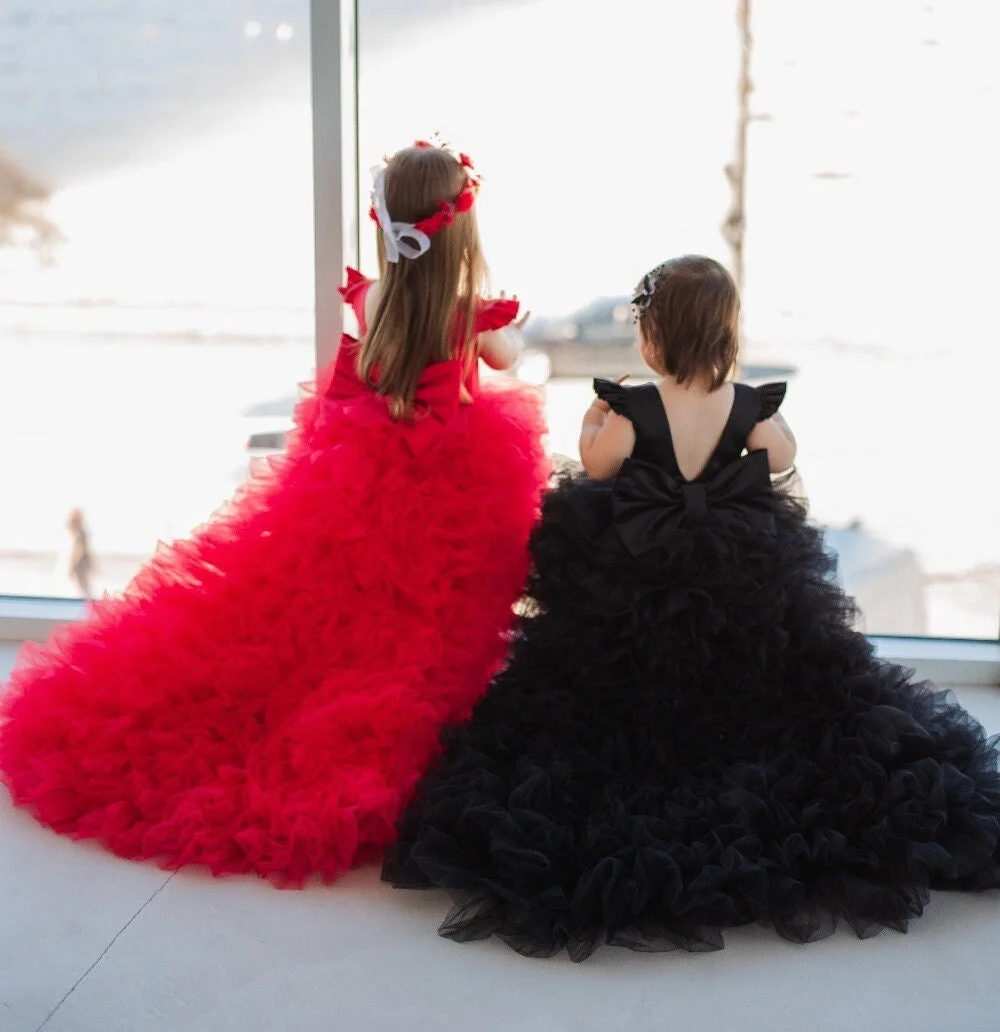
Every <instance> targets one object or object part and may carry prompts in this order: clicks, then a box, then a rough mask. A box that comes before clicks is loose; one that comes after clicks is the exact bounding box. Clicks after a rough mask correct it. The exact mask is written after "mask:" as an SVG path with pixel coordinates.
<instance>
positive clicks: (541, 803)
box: [383, 478, 1000, 960]
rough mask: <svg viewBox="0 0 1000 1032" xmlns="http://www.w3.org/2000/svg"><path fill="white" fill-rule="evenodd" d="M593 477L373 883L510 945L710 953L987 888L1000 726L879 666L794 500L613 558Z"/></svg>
mask: <svg viewBox="0 0 1000 1032" xmlns="http://www.w3.org/2000/svg"><path fill="white" fill-rule="evenodd" d="M610 492H611V488H610V486H609V485H603V484H594V483H590V482H588V481H586V480H585V479H582V478H567V479H565V480H564V481H563V482H562V483H561V485H560V486H559V487H558V488H557V489H556V490H555V491H553V492H552V493H551V494H550V495H549V496H548V499H547V501H546V503H545V509H544V514H543V519H542V522H541V524H540V526H539V528H538V530H537V531H536V533H535V536H534V539H533V543H532V551H533V557H534V573H533V576H532V581H531V584H530V591H529V611H528V612H527V614H526V615H525V616H524V618H523V619H522V621H521V623H520V626H519V630H518V632H517V637H516V640H515V641H514V644H513V648H512V653H511V658H510V662H509V664H508V666H507V667H506V669H505V670H504V671H503V672H502V673H501V674H500V675H499V676H498V677H497V678H496V680H495V681H494V683H493V685H492V687H491V688H490V690H489V691H488V693H487V695H486V696H485V697H484V698H483V700H482V701H481V702H480V703H479V704H478V706H477V708H476V710H475V712H474V714H473V716H472V718H471V720H470V721H469V722H468V723H467V724H465V725H464V726H460V727H453V728H449V729H446V731H445V734H444V751H443V754H442V756H441V758H440V760H439V761H438V762H437V764H436V765H435V766H434V767H433V768H432V769H431V770H430V772H429V773H428V774H427V775H426V776H425V777H424V778H423V780H422V782H421V784H420V786H419V789H418V792H417V796H416V798H415V800H414V801H413V803H412V805H411V806H410V807H409V809H408V810H407V812H406V813H405V814H404V817H403V818H402V821H401V823H400V828H399V832H400V835H399V841H398V844H397V845H396V846H395V847H393V849H392V850H391V852H390V853H389V855H388V856H387V859H386V861H385V867H384V870H383V878H384V879H385V880H387V881H390V882H391V883H392V884H394V885H396V886H398V887H404V888H419V887H432V886H438V887H441V888H445V889H447V890H449V891H450V892H451V893H452V895H453V896H454V898H455V900H456V906H455V908H454V909H453V911H452V912H451V914H450V915H449V916H448V918H447V919H446V921H445V923H444V925H443V926H442V928H441V933H442V934H443V935H446V936H450V937H452V938H455V939H458V940H462V941H465V940H472V939H481V938H485V937H487V936H489V935H492V934H496V935H498V936H500V937H501V938H502V939H503V940H504V941H505V942H507V943H508V944H509V945H510V946H512V947H513V948H514V949H516V950H517V951H518V952H520V953H523V954H525V955H528V956H550V955H552V954H554V953H557V952H559V951H560V950H561V949H563V948H564V947H565V948H567V949H568V950H569V952H570V954H571V956H572V957H573V959H575V960H582V959H584V958H586V957H587V956H589V954H590V953H591V952H592V951H593V950H594V949H595V948H596V947H597V946H599V945H601V944H602V943H612V944H616V945H622V946H628V947H630V948H632V949H636V950H644V951H646V950H649V951H652V950H666V949H671V948H675V947H681V948H684V949H688V950H710V949H718V948H721V946H722V945H723V940H722V933H723V930H724V929H725V928H728V927H733V926H736V925H742V924H746V923H749V922H763V923H769V924H771V925H773V927H774V928H775V929H776V930H777V931H778V932H779V933H780V934H781V935H783V936H785V937H786V938H788V939H791V940H794V941H796V942H807V941H811V940H814V939H818V938H821V937H822V936H824V935H827V934H829V933H830V932H831V931H832V930H833V929H834V928H835V927H836V924H837V922H838V919H841V918H842V919H844V920H846V921H847V922H849V923H850V925H851V926H852V927H853V928H854V930H855V931H856V932H857V934H858V935H859V936H868V935H871V934H874V933H875V932H877V931H879V930H880V929H881V928H883V927H886V926H887V927H891V928H895V929H898V930H900V931H903V930H905V929H906V927H907V922H908V921H909V920H910V918H912V917H915V916H917V915H919V914H920V913H921V911H922V909H923V906H924V904H925V903H926V901H927V898H928V890H929V889H930V888H931V887H940V888H953V889H970V890H977V889H987V888H993V887H996V886H998V885H1000V774H998V771H997V766H998V756H997V749H996V742H995V741H993V740H987V738H986V736H985V734H984V732H983V729H982V728H981V727H980V725H979V724H978V723H977V722H976V721H975V720H973V719H972V718H971V717H970V716H969V715H968V714H967V713H966V712H965V711H964V710H962V709H961V708H960V707H959V706H958V705H957V704H956V703H955V701H954V699H953V698H952V697H951V696H950V695H949V694H948V693H945V692H937V691H934V690H933V688H932V686H930V685H928V684H914V683H912V682H911V681H910V680H909V672H908V671H906V670H903V669H901V668H899V667H896V666H893V665H891V664H888V663H885V662H882V661H880V660H878V659H877V658H875V656H874V654H873V650H872V647H871V645H870V643H869V642H868V640H867V639H866V638H865V637H864V636H863V635H862V634H859V633H858V632H857V631H855V630H854V629H853V628H852V620H853V616H854V609H853V606H852V604H851V602H850V601H849V600H848V599H847V598H846V597H845V596H844V594H843V593H842V591H841V590H840V589H839V588H838V587H837V585H836V583H835V582H834V579H833V577H832V573H833V565H834V560H833V559H832V558H831V557H830V556H829V555H827V554H826V553H825V552H824V550H823V545H822V538H821V535H820V533H819V531H818V530H817V529H815V528H814V527H812V526H811V525H809V524H808V523H807V521H806V519H805V515H804V512H803V511H802V509H801V508H799V506H798V505H797V504H796V503H795V502H793V501H791V500H790V499H787V498H785V497H783V496H779V498H778V500H777V502H776V507H777V511H776V518H777V535H776V536H770V535H767V534H761V533H759V532H756V531H753V530H751V529H746V530H743V531H740V530H734V529H733V528H731V527H727V528H721V527H718V526H713V525H712V523H711V522H710V521H709V522H706V523H703V524H699V525H697V526H695V527H691V528H685V529H681V530H679V531H675V532H674V533H671V534H669V535H666V536H664V538H663V540H662V541H661V542H660V543H659V544H658V545H657V546H656V547H655V549H654V550H653V551H651V552H649V553H647V554H646V555H645V556H643V557H642V558H641V559H634V558H632V557H631V556H630V555H629V553H628V552H627V551H626V550H625V549H624V547H623V546H622V545H621V543H620V541H619V539H618V537H617V534H616V533H615V531H614V530H613V529H612V527H611V500H610V499H611V495H610Z"/></svg>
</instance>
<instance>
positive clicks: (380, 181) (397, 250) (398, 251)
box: [372, 165, 431, 263]
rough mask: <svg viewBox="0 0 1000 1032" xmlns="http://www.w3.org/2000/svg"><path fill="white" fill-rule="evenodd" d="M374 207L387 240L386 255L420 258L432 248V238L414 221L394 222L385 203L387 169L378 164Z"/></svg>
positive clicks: (393, 258) (392, 258) (393, 259)
mask: <svg viewBox="0 0 1000 1032" xmlns="http://www.w3.org/2000/svg"><path fill="white" fill-rule="evenodd" d="M372 179H373V180H374V185H373V187H372V207H373V208H374V209H375V217H376V218H377V219H378V224H379V227H380V228H381V230H382V239H383V240H384V241H385V257H386V259H387V260H388V261H390V262H394V263H395V262H398V261H399V256H400V255H402V256H403V257H404V258H419V257H420V256H421V255H422V254H425V253H426V252H427V251H429V250H430V246H431V238H430V237H429V236H428V235H427V234H426V233H424V232H423V231H422V230H419V229H417V227H416V226H414V225H413V223H412V222H393V221H392V217H391V216H390V215H389V209H388V207H387V206H386V203H385V169H384V168H383V167H382V166H381V165H377V166H376V167H375V168H373V169H372Z"/></svg>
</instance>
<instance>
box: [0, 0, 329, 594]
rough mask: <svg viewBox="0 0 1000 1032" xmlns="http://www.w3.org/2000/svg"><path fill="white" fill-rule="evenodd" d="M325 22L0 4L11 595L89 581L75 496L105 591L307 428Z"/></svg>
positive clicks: (56, 3)
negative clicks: (299, 389)
mask: <svg viewBox="0 0 1000 1032" xmlns="http://www.w3.org/2000/svg"><path fill="white" fill-rule="evenodd" d="M308 28H309V5H308V0H254V2H253V3H248V2H246V0H218V2H213V3H211V4H188V5H184V4H167V3H161V2H157V0H144V2H142V3H128V2H125V0H114V2H107V0H46V2H45V3H38V4H29V3H22V4H15V5H13V8H11V6H10V5H7V6H5V7H4V9H3V10H2V11H0V96H2V97H3V98H4V103H3V104H2V105H0V366H2V375H0V435H2V444H0V483H2V485H3V504H2V505H0V594H31V595H64V594H68V595H79V594H80V593H81V592H82V586H81V583H80V577H73V576H71V566H72V565H73V557H74V555H78V554H79V551H78V550H79V535H78V534H77V533H75V532H73V531H70V530H69V529H68V527H69V524H70V522H71V520H70V514H71V513H72V512H73V511H79V512H80V513H81V514H82V520H83V524H84V526H85V528H86V531H87V533H88V536H89V548H90V551H91V552H92V554H93V569H92V574H91V577H90V581H91V584H90V586H91V589H92V590H93V591H95V592H101V591H104V590H115V589H118V588H121V587H122V586H123V585H124V584H125V583H126V581H127V580H128V579H129V577H130V576H131V575H132V573H134V571H135V570H136V568H137V567H138V566H139V564H140V563H141V562H142V561H143V560H144V559H146V558H147V557H148V556H149V555H150V554H151V552H152V551H153V549H154V548H155V545H156V542H157V540H158V539H166V540H170V539H173V538H176V537H179V536H183V535H185V534H186V533H187V532H188V531H189V530H190V529H191V528H192V527H193V526H195V525H196V524H197V523H199V522H201V521H203V520H204V519H206V518H207V517H208V516H209V515H210V514H211V512H212V511H213V510H214V509H215V508H217V507H218V506H219V505H220V504H221V503H222V502H223V501H224V500H225V499H226V498H227V497H228V496H229V495H230V494H231V493H232V491H233V490H234V488H235V487H236V486H237V485H238V484H239V482H240V481H241V480H242V479H243V478H244V477H245V475H246V471H247V468H248V463H249V461H250V460H251V458H252V455H253V452H252V450H248V442H249V441H250V438H251V436H252V435H254V434H263V435H264V437H263V438H258V439H257V440H256V441H255V442H254V443H265V444H266V443H268V442H267V435H269V434H270V435H272V436H273V434H274V432H278V433H280V431H281V430H283V429H284V427H285V426H286V425H287V424H288V422H289V420H290V418H291V404H292V399H293V398H294V396H295V393H296V386H295V385H296V383H297V382H298V381H300V380H302V379H303V378H305V377H307V376H308V375H310V371H311V368H312V363H313V333H312V196H311V146H310V144H311V128H310V115H309V94H310V82H309V41H308ZM75 549H76V551H74V550H75ZM77 570H78V572H79V571H80V567H77Z"/></svg>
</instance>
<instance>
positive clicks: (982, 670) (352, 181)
mask: <svg viewBox="0 0 1000 1032" xmlns="http://www.w3.org/2000/svg"><path fill="white" fill-rule="evenodd" d="M359 3H360V0H311V2H310V56H311V70H310V76H311V96H312V137H313V139H312V146H313V213H314V254H315V332H316V343H315V347H316V365H317V368H321V367H322V366H324V365H326V364H327V363H328V362H329V361H330V360H331V359H332V358H333V356H334V354H335V353H336V348H337V343H338V341H339V339H340V334H341V333H342V331H343V330H344V329H345V322H344V309H343V306H342V304H341V300H340V296H339V294H338V293H337V289H336V288H337V287H338V286H339V285H340V284H341V282H342V278H343V271H344V267H345V266H346V265H357V263H358V260H359V255H360V234H361V205H360V185H359V184H360V168H359V164H360V152H359V137H358V113H359V96H358V93H359V90H358V52H359V51H358V22H359V17H358V15H359ZM83 611H84V604H83V603H82V602H81V601H78V600H73V599H61V598H24V597H13V596H3V595H0V643H8V644H10V643H19V642H26V641H45V640H46V639H47V638H48V637H49V636H50V635H51V634H52V632H53V631H54V630H55V629H56V628H57V627H59V626H61V625H63V624H66V623H68V622H71V621H73V620H76V619H79V618H80V616H81V615H82V614H83ZM869 638H870V640H871V641H872V643H873V644H874V646H875V648H876V651H877V653H878V655H879V656H880V657H882V658H883V659H886V660H889V661H891V662H894V663H899V664H901V665H903V666H906V667H911V668H913V669H914V670H915V671H916V673H917V675H918V676H920V677H922V678H928V679H930V680H933V681H935V682H936V683H938V684H941V685H948V686H963V685H979V686H983V685H988V686H994V687H1000V627H998V638H997V639H996V640H989V641H963V640H956V639H949V638H921V637H887V636H882V635H870V636H869Z"/></svg>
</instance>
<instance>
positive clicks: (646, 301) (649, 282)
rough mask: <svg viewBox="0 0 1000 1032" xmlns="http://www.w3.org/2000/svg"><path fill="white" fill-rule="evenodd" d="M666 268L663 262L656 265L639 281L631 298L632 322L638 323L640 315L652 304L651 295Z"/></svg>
mask: <svg viewBox="0 0 1000 1032" xmlns="http://www.w3.org/2000/svg"><path fill="white" fill-rule="evenodd" d="M666 266H667V263H666V262H664V263H663V264H662V265H657V267H656V268H655V269H652V270H651V271H649V272H647V273H646V275H645V276H643V277H642V279H641V280H640V282H639V285H638V286H637V287H636V288H635V293H634V294H633V296H632V321H633V322H638V321H639V319H640V317H641V316H642V313H643V312H645V311H646V309H647V308H649V306H650V304H651V303H652V300H653V294H654V293H656V281H657V280H658V279H659V278H660V274H661V273H662V272H663V270H664V269H665V268H666Z"/></svg>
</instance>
